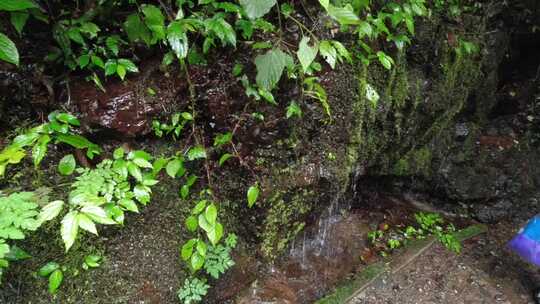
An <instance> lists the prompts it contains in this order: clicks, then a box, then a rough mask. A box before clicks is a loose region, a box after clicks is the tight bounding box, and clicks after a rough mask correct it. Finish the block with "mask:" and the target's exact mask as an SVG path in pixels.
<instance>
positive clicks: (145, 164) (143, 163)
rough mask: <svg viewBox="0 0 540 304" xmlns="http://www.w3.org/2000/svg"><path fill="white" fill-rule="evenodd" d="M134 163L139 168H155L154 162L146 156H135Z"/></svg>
mask: <svg viewBox="0 0 540 304" xmlns="http://www.w3.org/2000/svg"><path fill="white" fill-rule="evenodd" d="M133 163H134V164H135V165H137V166H138V167H139V168H147V169H153V167H152V164H151V163H150V162H149V161H147V160H146V159H144V158H139V157H138V158H134V159H133Z"/></svg>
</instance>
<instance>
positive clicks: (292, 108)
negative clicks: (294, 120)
mask: <svg viewBox="0 0 540 304" xmlns="http://www.w3.org/2000/svg"><path fill="white" fill-rule="evenodd" d="M293 116H296V117H298V118H301V117H302V109H300V107H299V106H298V104H297V103H296V102H295V101H294V100H293V101H291V103H290V104H289V106H288V107H287V118H291V117H293Z"/></svg>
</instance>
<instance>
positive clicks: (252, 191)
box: [247, 184, 259, 208]
mask: <svg viewBox="0 0 540 304" xmlns="http://www.w3.org/2000/svg"><path fill="white" fill-rule="evenodd" d="M258 197H259V186H258V185H257V184H255V185H253V186H251V187H249V189H248V191H247V199H248V207H249V208H251V207H253V205H254V204H255V202H256V201H257V198H258Z"/></svg>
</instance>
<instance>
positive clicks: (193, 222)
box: [186, 215, 198, 232]
mask: <svg viewBox="0 0 540 304" xmlns="http://www.w3.org/2000/svg"><path fill="white" fill-rule="evenodd" d="M186 227H187V229H188V230H189V231H191V232H195V231H196V230H197V227H198V222H197V218H196V217H195V216H193V215H190V216H188V218H187V219H186Z"/></svg>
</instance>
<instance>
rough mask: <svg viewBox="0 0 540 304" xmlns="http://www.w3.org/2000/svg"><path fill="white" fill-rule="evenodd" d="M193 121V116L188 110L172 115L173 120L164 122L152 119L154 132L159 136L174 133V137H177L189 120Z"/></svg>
mask: <svg viewBox="0 0 540 304" xmlns="http://www.w3.org/2000/svg"><path fill="white" fill-rule="evenodd" d="M192 121H193V116H192V115H191V114H190V113H188V112H182V113H175V114H173V115H172V116H171V122H170V123H169V124H168V123H162V122H160V121H159V120H154V121H152V129H153V130H154V134H155V135H156V136H157V137H162V136H163V135H169V134H171V133H172V134H173V138H174V139H177V138H178V137H179V136H180V134H181V133H182V130H184V127H185V126H186V124H187V123H188V122H192Z"/></svg>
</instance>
